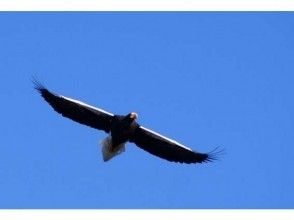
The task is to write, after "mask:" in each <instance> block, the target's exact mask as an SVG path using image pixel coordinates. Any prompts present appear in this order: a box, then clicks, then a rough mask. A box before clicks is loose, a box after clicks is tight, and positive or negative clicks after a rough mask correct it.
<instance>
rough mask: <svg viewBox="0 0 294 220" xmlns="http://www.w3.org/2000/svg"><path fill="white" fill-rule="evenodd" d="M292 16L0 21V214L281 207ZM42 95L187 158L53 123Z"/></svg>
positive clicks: (290, 151) (288, 158) (291, 194)
mask: <svg viewBox="0 0 294 220" xmlns="http://www.w3.org/2000/svg"><path fill="white" fill-rule="evenodd" d="M293 24H294V14H293V13H203V12H202V13H1V14H0V48H1V49H0V76H1V81H0V100H1V108H0V109H1V110H0V112H1V116H0V117H1V125H0V130H1V144H0V208H294V188H293V186H294V175H293V168H294V162H293V160H294V159H293V158H294V145H293V144H294V139H293V138H294V135H293V131H294V126H293V122H294V120H293V113H294V109H293V107H294V104H293V94H294V86H293V81H294V75H293V74H294V54H293V53H294V41H293V39H294V29H293ZM32 75H35V76H37V78H38V79H40V80H41V81H42V82H43V83H44V84H45V85H46V86H47V87H48V88H49V89H51V90H52V91H54V92H56V93H58V94H62V95H65V96H69V97H72V98H76V99H79V100H82V101H84V102H87V103H89V104H92V105H95V106H97V107H100V108H103V109H105V110H107V111H110V112H113V113H118V114H127V113H129V112H131V111H136V112H138V114H139V121H138V122H139V123H140V124H142V125H144V126H145V127H148V128H151V129H153V130H155V131H157V132H160V133H162V134H164V135H166V136H168V137H171V138H173V139H176V140H177V141H179V142H181V143H183V144H185V145H187V146H189V147H191V148H193V149H195V150H198V151H200V152H208V151H210V150H212V149H213V148H215V147H217V146H221V147H223V148H225V149H226V155H224V156H222V158H221V160H220V161H217V162H215V163H209V164H196V165H183V164H177V163H171V162H168V161H165V160H162V159H159V158H157V157H155V156H152V155H150V154H148V153H146V152H145V151H143V150H141V149H139V148H137V147H135V145H133V144H128V146H127V150H126V152H125V153H124V154H122V155H120V156H118V157H116V158H114V159H113V160H111V161H109V162H107V163H104V162H103V161H102V156H101V148H100V146H99V145H98V144H99V141H100V140H101V139H103V138H104V137H105V136H106V134H105V133H103V132H101V131H97V130H94V129H92V128H88V127H86V126H82V125H80V124H77V123H75V122H73V121H71V120H69V119H66V118H63V117H61V116H60V115H59V114H57V113H55V112H54V111H53V110H52V108H51V107H50V106H49V105H48V104H47V103H45V102H44V101H43V99H41V97H40V96H39V95H38V94H37V93H36V91H34V89H33V85H32V83H31V81H30V79H31V76H32Z"/></svg>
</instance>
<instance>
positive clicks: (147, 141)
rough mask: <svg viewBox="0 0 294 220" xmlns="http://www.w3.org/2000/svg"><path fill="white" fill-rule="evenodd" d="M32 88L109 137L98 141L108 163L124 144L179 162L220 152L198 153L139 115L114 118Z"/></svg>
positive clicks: (58, 109)
mask: <svg viewBox="0 0 294 220" xmlns="http://www.w3.org/2000/svg"><path fill="white" fill-rule="evenodd" d="M33 83H34V85H35V89H36V90H37V91H38V92H39V93H40V94H41V96H42V97H43V98H44V99H45V101H46V102H48V103H49V105H51V107H52V108H53V109H54V110H55V111H56V112H58V113H60V114H61V115H62V116H64V117H67V118H69V119H72V120H73V121H76V122H78V123H80V124H83V125H87V126H89V127H92V128H95V129H98V130H102V131H104V132H106V133H108V134H109V136H107V137H106V138H105V139H104V140H102V141H101V146H102V155H103V160H104V161H108V160H110V159H111V158H113V157H114V156H116V155H119V154H121V153H122V152H124V151H125V145H126V143H127V142H131V143H134V144H135V145H137V146H138V147H140V148H141V149H143V150H145V151H147V152H149V153H151V154H153V155H155V156H157V157H160V158H163V159H166V160H168V161H172V162H179V163H187V164H191V163H203V162H211V161H214V160H216V159H217V154H219V153H220V151H218V152H217V151H216V149H215V150H213V151H211V152H210V153H199V152H197V151H193V150H192V149H190V148H189V147H186V146H184V145H183V144H180V143H178V142H177V141H175V140H172V139H170V138H167V137H165V136H163V135H161V134H159V133H157V132H155V131H152V130H150V129H148V128H145V127H143V126H141V125H140V124H138V123H137V121H136V120H137V119H138V114H137V113H135V112H131V113H129V114H127V115H115V114H112V113H110V112H107V111H105V110H103V109H100V108H97V107H94V106H91V105H88V104H86V103H84V102H81V101H78V100H75V99H72V98H68V97H65V96H62V95H57V94H55V93H53V92H51V91H49V90H48V89H47V88H46V87H44V86H43V85H42V84H41V83H40V82H38V81H37V80H33Z"/></svg>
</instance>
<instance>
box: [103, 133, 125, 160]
mask: <svg viewBox="0 0 294 220" xmlns="http://www.w3.org/2000/svg"><path fill="white" fill-rule="evenodd" d="M100 144H101V147H102V156H103V160H104V162H106V161H108V160H110V159H111V158H113V157H115V156H117V155H119V154H121V153H123V152H124V151H125V144H126V143H122V144H120V145H118V146H117V147H115V150H114V151H113V150H112V139H111V136H110V135H109V136H107V137H106V138H105V139H103V140H102V141H101V142H100Z"/></svg>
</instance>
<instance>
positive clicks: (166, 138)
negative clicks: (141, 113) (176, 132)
mask: <svg viewBox="0 0 294 220" xmlns="http://www.w3.org/2000/svg"><path fill="white" fill-rule="evenodd" d="M140 128H141V129H143V130H145V131H148V132H150V133H151V134H153V135H155V136H157V137H160V138H162V139H164V140H165V141H167V142H170V143H173V144H176V145H178V146H179V147H182V148H185V149H186V150H189V151H192V149H191V148H189V147H186V146H185V145H183V144H180V143H179V142H177V141H175V140H173V139H170V138H168V137H165V136H163V135H162V134H158V133H157V132H155V131H152V130H150V129H148V128H145V127H143V126H140Z"/></svg>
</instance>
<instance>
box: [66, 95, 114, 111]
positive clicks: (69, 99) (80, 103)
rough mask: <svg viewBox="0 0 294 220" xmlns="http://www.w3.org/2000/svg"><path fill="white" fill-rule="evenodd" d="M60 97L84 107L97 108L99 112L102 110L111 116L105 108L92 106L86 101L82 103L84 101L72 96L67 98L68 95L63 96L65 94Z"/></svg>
mask: <svg viewBox="0 0 294 220" xmlns="http://www.w3.org/2000/svg"><path fill="white" fill-rule="evenodd" d="M60 97H61V98H64V99H66V100H68V101H71V102H74V103H76V104H79V105H82V106H85V107H88V108H92V109H95V110H97V111H99V112H102V113H105V114H107V115H109V116H113V114H112V113H110V112H107V111H105V110H103V109H101V108H97V107H94V106H91V105H88V104H86V103H84V102H81V101H78V100H75V99H72V98H68V97H65V96H62V95H61V96H60Z"/></svg>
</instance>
